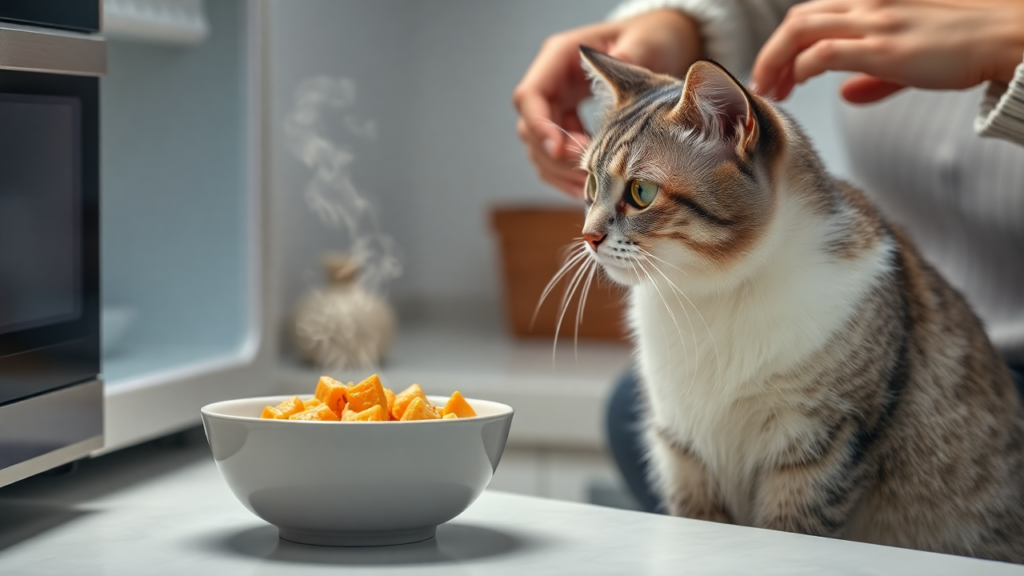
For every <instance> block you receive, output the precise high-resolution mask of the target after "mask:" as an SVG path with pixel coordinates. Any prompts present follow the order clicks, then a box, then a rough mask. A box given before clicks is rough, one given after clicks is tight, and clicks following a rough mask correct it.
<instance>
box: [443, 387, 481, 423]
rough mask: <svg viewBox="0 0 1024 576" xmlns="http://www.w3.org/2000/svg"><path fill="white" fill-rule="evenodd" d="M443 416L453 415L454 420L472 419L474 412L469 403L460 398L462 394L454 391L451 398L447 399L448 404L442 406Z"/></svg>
mask: <svg viewBox="0 0 1024 576" xmlns="http://www.w3.org/2000/svg"><path fill="white" fill-rule="evenodd" d="M444 415H445V416H448V415H455V417H456V418H472V417H473V416H476V412H475V411H474V410H473V407H472V406H470V405H469V402H466V399H465V398H463V397H462V394H461V393H459V391H458V390H456V391H455V392H453V393H452V397H451V398H449V399H448V403H447V404H445V405H444Z"/></svg>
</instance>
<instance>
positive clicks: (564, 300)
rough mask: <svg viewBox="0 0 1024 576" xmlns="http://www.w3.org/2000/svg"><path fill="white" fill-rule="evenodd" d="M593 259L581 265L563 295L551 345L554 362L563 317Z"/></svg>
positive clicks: (552, 360)
mask: <svg viewBox="0 0 1024 576" xmlns="http://www.w3.org/2000/svg"><path fill="white" fill-rule="evenodd" d="M593 262H594V261H593V260H587V261H586V262H584V264H583V265H582V266H580V267H579V268H578V269H577V270H576V273H575V274H573V277H572V280H571V281H569V286H568V287H567V288H566V289H565V295H564V296H563V297H562V304H561V307H560V310H559V312H558V322H557V323H556V324H555V340H554V342H553V343H552V345H551V362H552V364H554V363H555V361H556V358H557V356H556V354H557V353H558V334H559V332H560V331H561V329H562V319H564V318H565V311H566V310H567V309H568V308H569V302H570V300H572V294H573V293H574V292H575V291H576V288H577V286H578V285H579V283H580V280H581V279H582V278H583V273H584V272H585V271H586V270H587V268H589V267H590V265H591V264H593Z"/></svg>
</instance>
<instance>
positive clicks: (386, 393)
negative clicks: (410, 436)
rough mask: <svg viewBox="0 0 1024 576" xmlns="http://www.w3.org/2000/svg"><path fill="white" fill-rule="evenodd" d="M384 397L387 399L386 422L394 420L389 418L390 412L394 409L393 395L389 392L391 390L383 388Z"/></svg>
mask: <svg viewBox="0 0 1024 576" xmlns="http://www.w3.org/2000/svg"><path fill="white" fill-rule="evenodd" d="M384 396H386V397H387V399H388V409H387V410H386V412H387V420H394V417H392V416H391V410H392V409H393V408H394V407H395V393H394V392H392V391H391V388H385V389H384Z"/></svg>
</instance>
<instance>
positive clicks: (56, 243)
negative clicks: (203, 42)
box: [0, 0, 106, 486]
mask: <svg viewBox="0 0 1024 576" xmlns="http://www.w3.org/2000/svg"><path fill="white" fill-rule="evenodd" d="M100 9H101V6H100V2H99V1H98V0H97V1H92V2H90V1H87V0H31V1H20V2H19V1H10V2H4V3H2V4H0V486H3V485H5V484H10V483H11V482H14V481H17V480H20V479H21V478H24V477H27V476H30V475H32V474H35V473H38V472H41V471H44V470H47V469H50V468H54V467H56V466H60V465H63V464H66V463H69V462H73V461H75V460H77V459H79V458H81V457H83V456H85V455H87V454H89V453H90V452H92V451H94V450H96V449H98V448H100V447H101V446H102V445H103V422H104V415H103V405H104V404H103V385H102V382H101V380H100V377H99V375H100V363H101V357H100V278H99V276H100V240H99V210H100V205H99V204H100V202H99V201H100V198H99V196H100V193H99V189H100V150H99V148H100V118H99V116H100V84H99V78H100V76H102V75H104V73H105V71H106V44H105V41H104V40H103V38H102V37H100V36H99V35H98V32H99V28H100Z"/></svg>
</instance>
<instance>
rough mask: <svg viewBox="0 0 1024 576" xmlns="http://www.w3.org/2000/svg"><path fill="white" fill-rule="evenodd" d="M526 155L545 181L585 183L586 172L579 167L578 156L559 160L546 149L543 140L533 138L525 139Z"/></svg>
mask: <svg viewBox="0 0 1024 576" xmlns="http://www.w3.org/2000/svg"><path fill="white" fill-rule="evenodd" d="M524 143H525V144H526V155H527V157H528V158H529V159H530V161H531V162H532V163H533V165H534V167H535V168H536V169H537V173H538V174H539V175H540V177H541V179H543V180H544V181H545V182H549V183H553V184H556V185H558V184H560V183H563V182H565V181H570V182H579V183H583V182H585V181H586V174H585V173H584V172H583V171H582V170H580V169H579V168H578V167H577V162H578V156H575V155H574V156H573V157H572V158H570V159H564V160H558V159H556V158H554V157H553V156H552V155H551V154H550V153H549V152H548V151H547V150H545V149H544V145H543V143H542V142H540V141H537V140H532V139H527V140H524Z"/></svg>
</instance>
